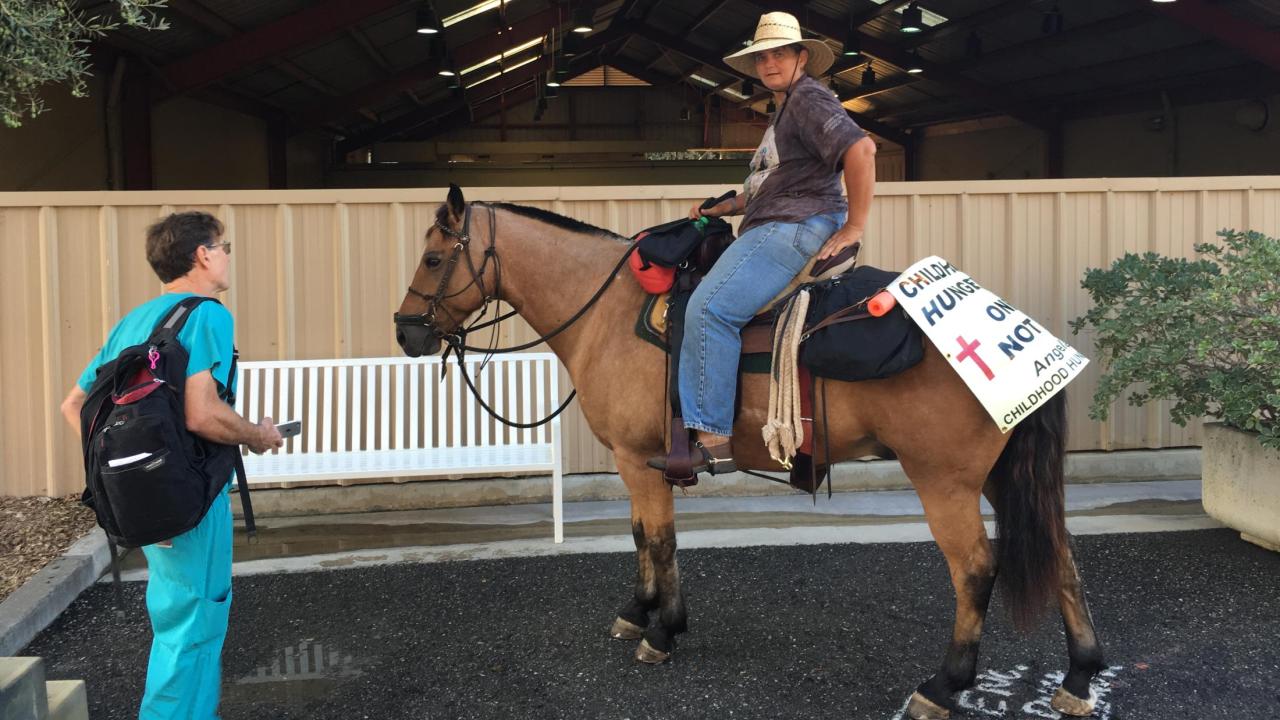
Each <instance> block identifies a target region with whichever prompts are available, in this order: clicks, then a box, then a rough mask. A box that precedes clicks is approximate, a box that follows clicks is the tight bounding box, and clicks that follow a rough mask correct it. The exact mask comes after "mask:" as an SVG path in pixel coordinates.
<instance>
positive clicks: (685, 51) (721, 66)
mask: <svg viewBox="0 0 1280 720" xmlns="http://www.w3.org/2000/svg"><path fill="white" fill-rule="evenodd" d="M633 29H635V30H636V34H637V35H639V36H641V37H644V38H645V39H647V40H649V42H652V43H656V44H658V45H661V46H664V47H668V48H670V49H671V50H673V51H675V52H677V53H680V54H681V55H684V56H685V57H687V58H689V59H690V60H693V61H694V62H698V63H702V64H703V65H706V66H708V67H712V68H715V69H716V70H719V71H720V72H722V73H724V74H726V75H731V76H733V77H736V78H738V79H741V80H747V79H750V80H752V81H754V82H759V81H757V80H755V78H748V76H746V75H743V74H742V73H740V72H738V71H737V70H735V69H733V68H731V67H729V66H728V65H726V64H725V62H724V61H723V60H721V59H720V58H714V57H709V56H707V55H706V53H707V52H708V51H705V50H702V49H701V48H698V47H697V46H695V45H693V44H692V43H689V42H687V41H685V40H683V39H681V38H677V37H674V36H672V35H668V34H666V33H664V32H662V31H661V30H658V29H656V28H652V27H649V26H638V27H634V28H633ZM845 112H847V113H849V117H851V118H853V120H854V122H856V123H858V125H859V126H861V127H862V128H863V129H865V130H869V131H870V132H873V133H875V134H877V135H879V136H880V137H883V138H884V139H886V140H889V141H890V142H894V143H897V144H899V145H902V144H905V143H907V142H909V140H908V136H907V135H906V134H905V133H903V132H902V131H901V130H899V129H897V128H894V127H891V126H889V125H887V124H885V123H882V122H879V121H877V120H876V119H875V118H871V117H867V116H866V115H863V114H861V113H855V112H853V111H852V110H849V109H847V108H846V109H845Z"/></svg>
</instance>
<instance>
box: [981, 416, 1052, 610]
mask: <svg viewBox="0 0 1280 720" xmlns="http://www.w3.org/2000/svg"><path fill="white" fill-rule="evenodd" d="M1066 444H1067V399H1066V393H1064V392H1060V393H1058V394H1057V395H1055V396H1054V397H1052V398H1050V399H1049V401H1048V402H1047V403H1045V404H1044V405H1043V406H1042V407H1041V408H1040V409H1039V410H1037V411H1036V412H1034V413H1032V414H1031V416H1029V417H1028V418H1027V419H1026V420H1023V421H1022V422H1021V423H1019V424H1018V426H1017V427H1016V428H1014V430H1013V435H1012V436H1011V437H1010V438H1009V443H1008V444H1007V445H1006V446H1005V448H1004V452H1002V453H1001V454H1000V457H999V459H997V460H996V464H995V467H993V468H992V469H991V476H990V479H991V482H992V483H993V484H994V486H995V493H994V495H995V497H994V498H993V500H994V507H995V511H996V534H997V536H998V537H999V540H998V546H997V550H996V561H997V563H998V565H997V578H998V579H999V582H1000V585H1001V587H1002V588H1003V589H1004V594H1005V598H1006V600H1007V602H1008V603H1009V611H1010V613H1011V614H1012V616H1013V621H1014V625H1015V626H1017V627H1018V628H1019V629H1022V630H1026V629H1029V628H1030V627H1031V626H1032V624H1033V623H1034V622H1035V620H1036V617H1037V616H1038V615H1039V614H1040V612H1041V611H1042V610H1043V609H1044V607H1045V605H1046V604H1047V602H1048V601H1049V600H1050V599H1051V598H1053V597H1054V596H1055V595H1056V594H1057V591H1058V587H1059V585H1060V584H1061V583H1060V580H1059V570H1060V563H1061V560H1062V558H1063V557H1064V553H1063V551H1064V550H1065V549H1066V548H1067V545H1068V539H1067V525H1066V509H1065V503H1064V501H1063V487H1062V484H1063V463H1064V462H1065V460H1066V458H1065V454H1066Z"/></svg>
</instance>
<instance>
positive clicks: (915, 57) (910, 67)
mask: <svg viewBox="0 0 1280 720" xmlns="http://www.w3.org/2000/svg"><path fill="white" fill-rule="evenodd" d="M907 72H909V73H911V74H912V75H919V74H920V73H922V72H924V68H922V67H920V51H919V50H912V51H911V62H909V63H907Z"/></svg>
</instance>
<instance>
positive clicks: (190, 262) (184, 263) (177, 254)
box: [147, 210, 223, 283]
mask: <svg viewBox="0 0 1280 720" xmlns="http://www.w3.org/2000/svg"><path fill="white" fill-rule="evenodd" d="M222 230H223V228H222V222H221V221H219V220H218V218H216V217H214V216H212V215H210V214H209V213H207V212H199V211H196V210H191V211H188V212H180V213H173V214H172V215H170V216H169V217H166V218H163V219H161V220H157V221H156V222H155V223H154V224H152V225H151V227H149V228H147V262H149V263H151V269H152V270H155V271H156V275H158V276H160V282H166V283H167V282H173V281H174V280H177V279H178V278H180V277H182V276H183V275H186V274H187V273H189V272H191V268H192V267H194V266H195V263H196V248H198V247H200V246H201V245H204V246H205V247H212V246H213V245H214V244H215V243H216V242H217V240H218V238H220V237H222Z"/></svg>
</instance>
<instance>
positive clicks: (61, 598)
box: [0, 527, 111, 657]
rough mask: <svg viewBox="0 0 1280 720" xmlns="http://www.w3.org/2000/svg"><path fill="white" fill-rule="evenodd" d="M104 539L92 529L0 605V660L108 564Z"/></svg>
mask: <svg viewBox="0 0 1280 720" xmlns="http://www.w3.org/2000/svg"><path fill="white" fill-rule="evenodd" d="M110 562H111V558H110V553H109V551H108V550H107V536H106V534H105V533H103V532H102V528H97V527H95V528H94V529H93V530H91V531H90V532H89V533H87V534H86V535H85V536H84V537H82V538H80V539H79V540H77V541H75V543H74V544H72V545H71V547H70V548H68V549H67V551H66V552H65V553H63V554H62V557H59V558H56V559H54V560H52V561H51V562H50V563H49V564H48V565H46V566H45V567H44V569H42V570H41V571H40V572H38V573H36V574H35V576H33V577H32V578H31V579H30V580H28V581H26V582H25V583H23V585H22V587H20V588H18V589H17V590H15V591H14V592H13V594H12V595H10V596H9V597H7V598H5V600H4V602H2V603H0V657H6V656H10V655H16V654H17V653H18V652H19V651H20V650H22V649H23V648H24V647H26V646H27V643H29V642H31V640H32V638H34V637H35V636H36V635H37V634H39V632H40V631H41V630H44V629H45V628H46V627H49V624H50V623H52V622H53V621H54V619H55V618H57V617H58V615H60V614H61V613H62V611H63V610H66V609H67V607H68V606H69V605H71V603H72V602H74V601H75V599H76V598H77V597H79V596H80V593H81V592H82V591H84V589H85V588H87V587H89V586H90V585H92V584H93V583H94V582H95V581H96V580H97V579H98V576H100V575H101V574H102V573H103V571H104V570H106V568H107V566H108V565H109V564H110Z"/></svg>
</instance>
